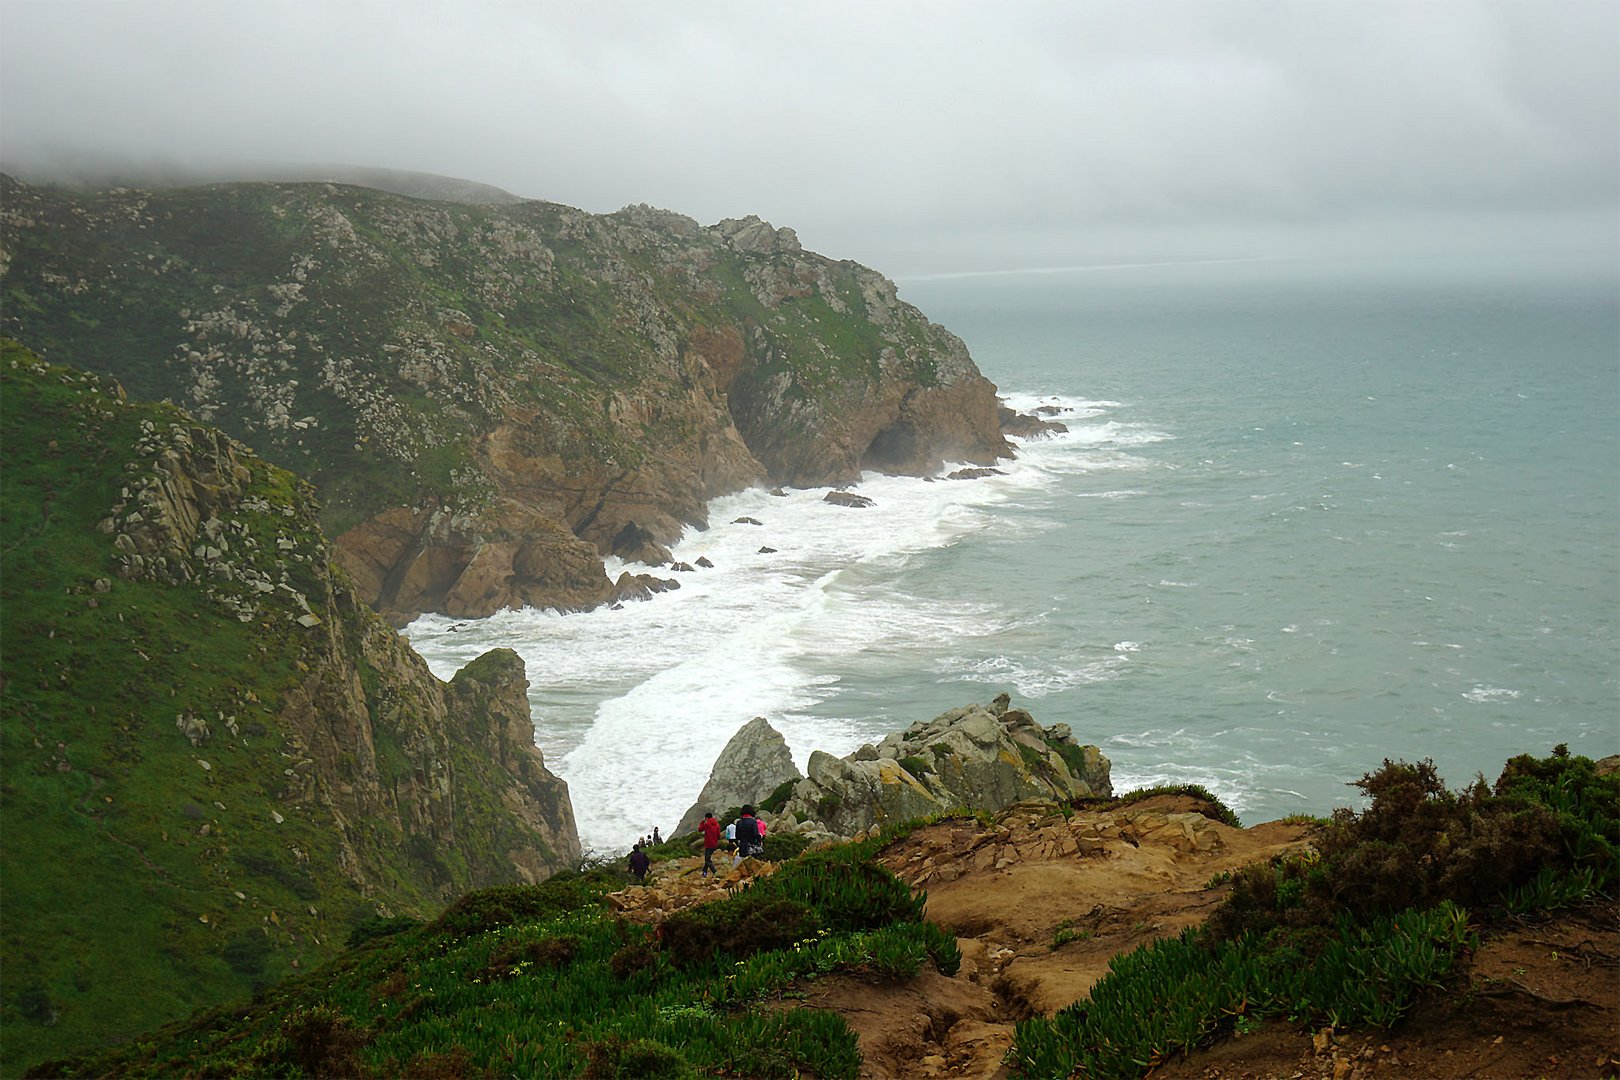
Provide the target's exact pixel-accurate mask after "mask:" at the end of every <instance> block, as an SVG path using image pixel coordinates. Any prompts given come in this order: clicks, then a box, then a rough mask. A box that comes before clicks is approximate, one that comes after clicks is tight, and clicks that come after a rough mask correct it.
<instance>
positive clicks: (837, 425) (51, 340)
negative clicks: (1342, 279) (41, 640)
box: [0, 177, 1049, 621]
mask: <svg viewBox="0 0 1620 1080" xmlns="http://www.w3.org/2000/svg"><path fill="white" fill-rule="evenodd" d="M0 225H3V228H4V232H3V238H0V283H3V285H4V288H5V290H6V294H7V297H8V302H7V304H6V305H5V308H4V310H3V312H0V329H3V330H4V332H6V333H8V334H10V335H12V336H14V337H16V338H17V339H19V340H20V341H22V342H23V343H24V344H26V345H28V346H30V347H31V348H33V349H35V350H36V351H37V352H38V353H39V354H40V355H42V356H43V357H45V358H46V359H47V360H51V359H57V360H63V361H68V362H71V363H73V364H75V365H76V366H79V367H83V368H87V369H90V370H93V371H97V372H102V373H105V374H109V375H112V376H114V377H115V378H117V379H119V380H120V381H121V382H122V383H123V384H124V385H126V386H127V387H129V389H130V391H131V392H132V393H134V394H136V395H137V396H140V397H145V398H152V399H160V398H167V399H169V400H172V401H174V402H177V403H179V404H181V405H183V406H184V407H185V408H187V409H188V410H189V411H190V412H191V413H192V414H194V415H195V416H196V417H197V418H198V419H200V420H202V421H205V422H208V423H211V424H213V425H216V426H218V427H219V428H221V429H222V430H224V431H225V432H227V433H229V434H230V435H231V436H233V437H235V438H237V439H239V440H241V441H242V442H243V443H245V444H247V445H248V446H251V447H253V448H254V450H255V451H257V452H258V453H259V454H261V455H262V456H264V457H265V458H266V459H267V460H270V461H272V462H274V463H276V464H279V465H281V466H284V467H286V468H289V469H292V470H294V471H295V472H298V473H299V474H300V475H303V476H305V477H306V478H308V479H309V480H311V481H312V482H313V483H314V485H315V487H316V490H317V492H318V494H319V496H320V499H321V510H320V520H321V523H322V525H323V527H324V528H325V529H326V531H327V533H328V535H331V536H334V537H335V538H336V554H337V558H338V559H339V561H340V562H341V563H342V565H343V566H344V567H345V568H346V569H347V570H348V572H349V574H350V575H351V577H352V578H353V580H354V582H355V588H356V590H357V595H358V596H359V598H360V600H361V601H362V602H364V603H366V604H368V605H370V606H371V607H373V608H375V609H377V610H379V611H381V612H384V613H385V614H387V615H388V616H390V617H391V618H393V619H395V620H396V621H399V620H405V619H408V618H410V617H412V616H414V615H415V614H416V613H419V612H423V611H438V612H443V613H445V614H448V615H452V616H456V617H474V616H483V615H488V614H491V613H493V612H495V611H497V610H500V609H501V608H505V607H513V606H522V605H532V606H541V607H554V608H560V609H582V608H589V607H593V606H596V605H599V604H603V603H609V602H614V601H616V600H620V599H625V598H634V597H640V596H645V595H647V594H648V593H649V591H655V590H656V589H657V588H662V587H668V585H667V581H668V580H669V579H667V578H662V577H659V576H657V575H655V574H640V575H629V576H627V577H621V578H620V580H618V581H610V580H609V579H608V577H607V576H606V574H605V573H604V572H603V568H602V557H603V556H605V555H609V554H616V555H619V556H621V557H624V558H626V559H629V560H632V561H643V562H646V563H649V564H652V565H658V564H660V563H663V562H666V561H667V550H666V547H665V545H667V544H669V543H670V542H671V541H673V540H674V539H675V538H676V537H678V536H679V535H680V533H681V531H682V530H683V529H684V528H686V527H687V526H696V527H703V526H704V525H705V524H706V506H707V504H708V501H709V500H710V499H712V498H714V497H715V496H717V495H720V494H722V493H725V492H730V491H734V490H738V489H740V488H743V487H746V486H748V485H752V484H758V483H772V484H788V485H800V486H819V485H833V484H845V483H849V482H852V481H854V480H856V479H858V477H859V475H860V473H861V472H862V470H877V471H882V472H888V473H904V474H916V475H927V474H931V473H933V472H935V471H937V470H938V469H939V468H940V466H941V465H942V464H943V463H944V462H947V461H957V462H967V463H970V464H973V465H977V466H988V465H991V464H993V463H994V462H995V461H997V460H998V459H1001V458H1005V457H1007V456H1009V455H1010V453H1011V446H1010V444H1009V443H1008V442H1007V440H1006V438H1005V437H1004V436H1003V425H1004V423H1005V424H1008V425H1010V426H1011V429H1013V430H1017V431H1019V432H1021V433H1028V432H1032V431H1039V430H1041V429H1042V428H1043V427H1045V426H1049V422H1047V421H1042V420H1040V419H1038V418H1035V417H1023V418H1020V417H1018V416H1017V415H1016V414H1012V413H1011V412H1010V410H1006V409H1005V408H1004V407H1003V406H1001V405H1000V403H999V402H998V400H997V398H996V393H995V387H994V386H993V385H992V384H991V383H990V382H989V381H988V380H986V379H985V378H984V376H983V375H982V374H980V372H979V371H978V369H977V367H976V366H975V365H974V363H973V361H972V358H971V357H970V356H969V355H968V352H967V349H966V348H965V346H964V345H963V344H962V342H961V340H960V339H958V338H957V337H955V335H953V334H951V333H949V332H948V331H946V330H945V329H943V328H942V327H939V326H937V325H935V324H933V323H931V322H929V321H928V319H927V318H925V317H924V316H923V315H922V313H921V312H919V311H918V310H917V309H916V308H915V307H913V306H911V305H910V304H907V303H905V302H904V301H902V300H900V299H899V297H898V296H897V295H896V291H895V286H894V283H893V282H892V281H889V280H888V279H886V278H884V277H883V276H882V275H880V274H878V273H877V272H875V271H873V270H870V269H867V268H866V267H863V266H860V265H857V264H855V263H852V262H848V261H835V260H832V259H827V258H824V257H822V256H820V255H817V254H814V253H812V252H808V251H805V250H804V249H803V248H802V247H801V245H800V244H799V241H798V239H797V238H796V236H795V235H794V233H793V231H792V230H791V229H787V228H776V227H773V226H772V225H770V224H769V223H767V222H764V221H761V220H759V219H758V218H753V217H746V218H739V219H733V220H726V221H722V222H719V223H718V224H715V225H711V226H703V225H700V224H698V223H697V222H696V221H693V220H692V219H690V218H686V217H682V216H681V215H678V214H674V213H669V212H667V211H661V210H654V209H652V208H649V207H646V206H634V207H628V208H626V209H624V210H622V211H619V212H618V213H614V214H607V215H593V214H588V213H585V212H583V211H579V210H575V209H572V208H570V207H566V206H560V205H557V204H553V203H546V202H535V201H519V202H513V203H508V204H491V203H487V202H450V201H433V200H427V199H415V198H409V197H406V196H402V195H397V194H391V193H388V192H384V191H379V190H375V189H367V188H360V187H352V186H344V185H338V184H330V183H310V184H296V183H253V184H221V185H213V186H207V187H197V188H182V189H166V190H137V189H114V190H111V191H103V192H85V193H73V192H69V191H66V190H63V189H60V188H49V189H47V188H41V187H33V186H29V185H26V184H22V183H20V182H18V181H16V180H14V179H11V178H9V177H6V178H0Z"/></svg>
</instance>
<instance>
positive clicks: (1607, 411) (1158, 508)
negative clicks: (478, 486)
mask: <svg viewBox="0 0 1620 1080" xmlns="http://www.w3.org/2000/svg"><path fill="white" fill-rule="evenodd" d="M900 284H901V295H902V297H903V298H905V299H907V300H909V301H910V302H912V303H914V304H916V305H918V306H919V307H920V308H922V310H923V311H925V312H926V313H927V314H928V315H929V317H930V318H931V319H933V320H934V321H936V322H939V323H942V324H944V325H946V326H948V327H949V328H951V329H952V330H954V331H955V332H956V333H958V334H959V335H961V336H962V337H963V338H964V339H965V340H966V341H967V343H968V345H969V347H970V349H971V350H972V352H973V354H974V357H975V358H976V360H977V361H978V363H979V366H980V367H981V368H982V369H983V370H984V371H985V373H986V374H987V375H988V376H989V377H990V378H991V379H992V380H993V381H995V382H996V383H997V384H998V386H999V387H1000V388H1001V389H1002V391H1003V392H1004V393H1006V394H1008V395H1009V396H1010V397H1011V399H1012V400H1013V401H1014V402H1015V403H1016V404H1018V405H1019V406H1020V407H1024V408H1029V407H1035V406H1038V405H1041V404H1047V405H1050V406H1051V407H1052V408H1054V409H1057V410H1061V412H1060V413H1059V415H1058V416H1057V418H1058V419H1060V420H1062V421H1063V422H1065V423H1067V424H1068V425H1069V426H1070V432H1069V433H1068V434H1067V435H1064V436H1060V437H1057V438H1054V439H1048V440H1032V441H1030V442H1029V443H1027V444H1026V445H1024V446H1022V447H1021V448H1020V456H1019V458H1018V459H1017V460H1016V461H1015V462H1012V463H1010V464H1009V465H1008V466H1007V468H1006V475H1005V476H1000V477H992V478H989V479H987V480H977V481H944V480H941V481H939V482H937V483H931V484H930V483H924V482H922V481H918V480H906V479H893V478H876V477H873V478H869V479H868V480H867V481H866V482H865V483H864V484H863V485H862V488H861V490H862V491H863V492H865V493H867V494H869V495H872V496H873V497H874V498H875V499H876V500H877V501H878V506H877V507H876V508H874V509H873V510H870V511H853V510H847V509H843V508H837V507H829V506H827V504H824V503H822V502H820V495H821V493H820V492H804V493H794V495H793V496H792V497H790V498H788V499H773V498H771V497H770V496H769V495H767V494H765V493H763V492H749V493H743V494H740V495H737V496H732V497H729V498H728V499H726V500H722V501H721V502H720V503H718V504H717V505H716V507H715V508H714V509H715V512H714V514H713V524H714V527H713V528H712V529H710V530H709V531H707V532H701V533H692V534H689V535H688V537H687V538H686V539H685V540H683V542H682V545H681V547H680V548H679V549H678V554H679V555H680V556H681V557H682V558H687V559H688V560H691V559H693V558H695V557H696V556H697V555H699V554H708V555H709V556H710V558H711V559H712V560H713V561H714V562H715V563H716V570H715V571H712V572H710V574H711V575H712V576H709V577H706V578H703V579H695V578H689V579H687V587H686V588H683V589H682V590H681V592H680V593H675V594H666V595H665V596H664V597H659V598H657V599H655V600H654V601H650V602H648V603H646V604H639V605H632V606H630V607H627V608H625V609H624V610H623V611H620V612H594V613H589V614H588V615H584V616H557V615H551V614H545V613H537V612H522V613H509V614H505V615H501V616H497V617H496V618H494V619H489V620H483V621H481V622H479V623H475V624H471V625H462V626H461V627H460V628H459V629H457V630H456V631H455V632H453V633H452V632H451V630H450V626H451V624H450V622H449V621H448V620H440V619H434V618H424V619H422V620H419V621H418V622H417V623H416V624H414V625H413V626H412V627H411V629H410V631H409V632H410V634H411V637H412V638H413V641H414V642H415V643H416V645H417V647H418V648H419V649H421V651H423V653H424V654H425V655H426V656H427V657H428V658H429V661H430V663H431V664H432V666H433V667H434V669H435V670H436V671H437V672H438V673H439V674H440V675H448V674H449V673H450V672H451V671H453V670H454V669H455V668H456V667H457V666H459V665H460V664H461V663H464V662H465V661H466V660H467V659H470V658H471V657H472V656H473V655H476V654H477V653H478V652H479V651H481V650H482V649H484V648H488V647H491V646H493V645H509V646H511V647H513V648H516V649H518V651H519V652H520V653H523V654H524V656H525V658H526V659H527V660H528V662H529V673H530V679H531V681H532V682H533V684H534V685H533V687H532V688H531V698H532V700H533V703H534V706H535V713H536V724H537V737H538V741H539V742H540V745H541V747H542V749H543V750H545V751H546V754H547V760H548V762H549V763H550V764H551V766H552V767H553V768H555V769H557V770H558V771H559V772H560V773H562V775H564V776H565V778H567V779H568V780H569V783H570V786H571V789H572V791H573V796H574V802H575V806H576V809H577V811H578V813H579V817H580V822H581V828H582V831H583V832H584V834H585V836H586V838H587V841H588V842H591V843H595V844H598V845H600V846H614V845H622V844H624V843H627V842H628V840H629V839H633V838H634V837H635V836H636V835H639V834H642V833H645V832H648V831H650V829H651V828H652V826H653V825H654V824H658V825H661V826H662V827H663V828H664V829H666V830H667V829H669V828H670V827H671V826H672V825H673V823H674V821H675V819H676V817H678V816H679V815H680V814H681V813H682V812H683V811H684V810H685V809H686V808H687V806H688V805H690V804H691V802H692V801H693V799H695V797H696V795H697V791H698V789H699V788H700V787H701V785H702V782H703V780H704V778H706V776H707V774H708V769H709V766H710V765H711V764H712V762H713V758H714V756H715V754H716V753H717V752H718V750H719V748H720V747H721V746H722V745H723V744H724V742H725V740H726V739H727V738H729V737H730V735H731V733H732V732H734V731H735V730H736V728H737V727H738V726H740V725H741V724H742V723H743V722H745V721H746V720H747V719H749V718H750V717H752V716H754V715H765V716H767V717H768V718H769V719H771V721H772V722H773V723H774V724H775V725H776V726H777V727H778V728H779V729H780V730H782V731H783V732H784V734H785V735H786V736H787V738H788V742H789V744H790V746H791V747H792V748H793V750H794V753H795V756H796V757H797V758H798V759H799V761H800V763H801V765H802V764H803V762H804V760H805V759H806V758H807V757H808V755H809V752H810V751H811V750H813V749H824V750H829V751H832V752H835V753H840V754H841V753H846V752H848V751H849V750H851V749H853V748H855V747H856V746H858V745H859V744H860V743H861V742H865V741H868V740H874V739H876V738H879V737H881V736H882V735H883V734H884V733H886V732H888V731H891V730H894V729H896V728H898V727H903V726H905V725H906V724H909V723H910V722H912V721H913V720H917V719H926V718H929V717H932V716H934V715H936V714H937V713H939V712H942V711H944V710H945V709H948V708H952V707H955V706H957V705H961V704H964V703H966V702H969V701H988V700H989V699H990V698H991V697H993V696H994V695H995V694H997V693H999V692H1001V691H1003V690H1005V691H1007V692H1008V693H1010V694H1011V695H1012V696H1013V698H1014V700H1015V701H1016V702H1018V703H1020V704H1022V705H1024V706H1025V707H1027V708H1028V709H1029V710H1030V711H1031V712H1032V713H1033V714H1034V715H1035V717H1036V719H1037V720H1039V721H1040V722H1042V723H1044V724H1053V723H1058V722H1063V723H1067V724H1069V725H1070V726H1071V727H1072V728H1073V729H1074V732H1075V734H1076V736H1077V737H1079V738H1081V739H1082V740H1083V741H1087V742H1094V743H1096V744H1098V745H1099V746H1100V747H1101V748H1102V749H1103V751H1104V752H1105V753H1106V754H1107V755H1108V757H1109V758H1110V759H1111V760H1112V762H1113V768H1114V778H1115V785H1116V788H1117V789H1121V790H1123V789H1126V788H1129V787H1135V786H1141V785H1145V784H1149V783H1154V782H1160V781H1183V782H1196V783H1202V784H1204V785H1206V786H1207V787H1209V788H1211V789H1212V790H1214V791H1216V792H1217V793H1218V794H1220V795H1221V796H1222V797H1223V798H1225V799H1227V800H1228V801H1229V802H1230V803H1231V804H1232V805H1233V807H1234V809H1236V810H1237V812H1238V813H1239V814H1240V816H1242V817H1243V818H1244V819H1245V820H1246V821H1259V820H1266V819H1269V818H1273V817H1277V816H1281V815H1284V814H1288V813H1293V812H1310V813H1325V812H1327V811H1328V810H1329V809H1331V808H1332V807H1334V806H1336V805H1346V804H1354V801H1355V794H1356V793H1355V792H1354V790H1353V789H1352V788H1350V787H1348V786H1347V785H1348V784H1349V783H1350V782H1351V781H1353V780H1355V779H1356V778H1358V777H1359V776H1361V775H1362V774H1363V773H1365V772H1368V771H1370V770H1372V769H1375V768H1376V767H1377V766H1378V765H1379V764H1380V762H1381V761H1382V760H1383V759H1384V758H1386V757H1387V758H1394V759H1406V760H1417V759H1421V758H1432V759H1433V760H1434V762H1435V763H1436V765H1437V766H1438V767H1439V769H1440V771H1441V773H1442V775H1444V776H1445V777H1446V778H1447V779H1448V781H1449V782H1450V783H1451V784H1452V785H1453V786H1461V785H1462V784H1464V783H1466V782H1467V781H1469V780H1470V779H1472V777H1473V776H1474V774H1475V773H1478V772H1482V773H1484V774H1485V775H1486V777H1487V778H1490V779H1494V777H1495V776H1496V774H1497V772H1498V771H1499V770H1500V768H1501V765H1502V763H1503V761H1504V760H1505V759H1506V758H1507V757H1509V756H1512V755H1513V754H1517V753H1521V752H1532V753H1537V754H1544V753H1547V752H1548V751H1550V750H1551V748H1552V747H1553V746H1554V745H1556V744H1558V743H1566V744H1568V745H1569V747H1570V748H1571V749H1572V750H1573V751H1575V752H1578V753H1584V754H1589V755H1591V756H1594V757H1598V756H1603V755H1606V754H1612V753H1616V752H1620V300H1617V296H1620V291H1617V288H1616V281H1615V278H1614V275H1613V271H1612V268H1610V269H1600V270H1599V272H1595V273H1594V272H1592V271H1591V270H1590V269H1585V270H1576V269H1573V268H1571V269H1564V268H1560V267H1558V266H1556V265H1549V264H1542V265H1537V266H1534V267H1530V266H1526V265H1524V264H1522V263H1517V262H1502V263H1498V264H1488V263H1487V264H1475V265H1471V266H1465V267H1455V266H1440V265H1434V266H1430V265H1412V264H1399V265H1374V264H1358V263H1352V262H1326V261H1324V262H1311V261H1305V260H1298V261H1286V262H1285V261H1277V262H1255V263H1237V264H1231V263H1228V264H1208V265H1188V266H1181V267H1143V268H1140V269H1123V270H1122V269H1113V270H1106V271H1102V270H1099V271H1093V272H1087V271H1071V272H1063V273H1028V274H1005V275H995V276H976V277H962V278H956V279H944V280H939V279H936V280H912V281H906V280H902V281H901V283H900ZM739 515H748V516H753V517H757V518H759V519H761V520H763V521H765V525H764V526H761V527H751V526H746V525H733V524H731V520H732V519H733V518H735V517H737V516H739ZM762 544H768V545H769V546H774V547H776V548H778V549H779V554H776V555H761V554H759V553H758V552H757V548H758V547H759V546H761V545H762Z"/></svg>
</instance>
